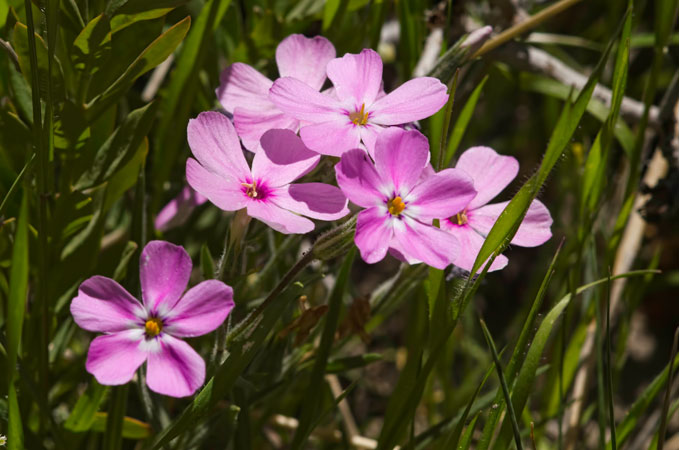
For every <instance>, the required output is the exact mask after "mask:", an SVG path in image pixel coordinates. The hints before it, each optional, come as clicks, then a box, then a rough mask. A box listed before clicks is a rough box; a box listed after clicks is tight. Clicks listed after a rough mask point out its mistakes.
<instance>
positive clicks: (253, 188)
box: [241, 180, 258, 198]
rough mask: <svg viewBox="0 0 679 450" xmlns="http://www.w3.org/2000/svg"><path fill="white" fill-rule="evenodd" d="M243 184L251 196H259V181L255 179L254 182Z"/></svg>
mask: <svg viewBox="0 0 679 450" xmlns="http://www.w3.org/2000/svg"><path fill="white" fill-rule="evenodd" d="M241 185H242V186H244V187H246V188H247V191H245V193H246V194H247V195H248V197H250V198H257V195H258V193H257V181H256V180H253V181H252V183H241Z"/></svg>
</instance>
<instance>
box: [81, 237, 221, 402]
mask: <svg viewBox="0 0 679 450" xmlns="http://www.w3.org/2000/svg"><path fill="white" fill-rule="evenodd" d="M191 266H192V264H191V258H190V257H189V255H188V254H187V253H186V251H185V250H184V249H183V248H182V247H179V246H177V245H174V244H171V243H169V242H164V241H151V242H149V243H148V244H147V245H146V247H144V251H143V252H142V254H141V257H140V261H139V278H140V281H141V293H142V299H143V303H140V302H139V301H138V300H137V299H136V298H134V297H133V296H132V295H131V294H130V293H129V292H127V291H126V290H125V288H123V287H122V286H121V285H120V284H118V283H117V282H116V281H115V280H112V279H110V278H107V277H102V276H94V277H91V278H88V279H87V280H85V281H84V282H83V283H82V284H81V285H80V288H79V289H78V296H77V297H75V298H74V299H73V301H72V302H71V314H72V315H73V320H75V323H77V324H78V326H80V328H84V329H85V330H88V331H93V332H95V333H104V335H102V336H98V337H96V338H95V339H94V340H93V341H92V343H91V344H90V348H89V351H88V352H87V364H86V366H85V367H86V368H87V371H88V372H90V373H91V374H92V375H94V377H95V378H96V379H97V381H98V382H99V383H101V384H106V385H120V384H125V383H128V382H129V381H130V380H132V377H133V376H134V373H135V372H136V370H137V369H138V368H139V366H141V365H142V364H143V363H144V361H146V362H147V371H146V384H148V386H149V388H150V389H151V390H152V391H155V392H158V393H159V394H164V395H170V396H172V397H186V396H188V395H191V394H193V393H194V392H195V391H196V389H198V388H199V387H200V386H201V385H202V384H203V382H204V381H205V361H203V358H201V357H200V355H199V354H198V353H196V351H195V350H194V349H193V348H191V346H190V345H189V344H187V343H186V342H184V341H182V340H181V338H187V337H194V336H201V335H203V334H206V333H209V332H211V331H213V330H214V329H216V328H217V327H218V326H219V325H220V324H221V323H222V322H224V319H226V316H228V314H229V313H230V312H231V310H232V309H233V306H234V303H233V290H232V289H231V287H229V286H227V285H226V284H224V283H222V282H221V281H218V280H207V281H203V282H202V283H200V284H198V285H196V286H194V287H192V288H191V289H189V290H188V291H187V292H186V293H184V291H186V287H187V285H188V283H189V277H190V276H191Z"/></svg>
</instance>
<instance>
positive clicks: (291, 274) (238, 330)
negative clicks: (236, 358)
mask: <svg viewBox="0 0 679 450" xmlns="http://www.w3.org/2000/svg"><path fill="white" fill-rule="evenodd" d="M313 259H314V256H313V253H312V252H311V251H308V252H306V253H305V254H304V256H302V258H301V259H300V260H299V261H297V263H296V264H295V265H294V266H292V268H291V269H290V270H288V272H287V273H286V274H285V276H283V278H282V279H281V281H279V282H278V284H277V285H276V287H274V288H273V290H272V291H271V292H270V293H269V295H268V296H267V297H266V298H265V299H264V301H263V302H262V303H261V304H260V305H259V306H258V307H257V308H256V309H255V310H254V311H252V312H251V313H250V314H249V315H248V316H247V317H246V318H245V319H243V321H242V322H240V323H239V324H238V325H236V327H235V328H234V329H233V331H231V332H230V333H229V334H228V336H226V346H227V347H228V346H229V344H230V343H231V342H233V340H234V339H235V338H237V337H238V336H239V335H241V334H242V333H243V331H245V330H246V329H247V328H248V327H249V326H250V325H252V324H253V323H254V322H255V320H257V318H258V317H259V316H260V315H261V314H262V313H263V312H264V310H265V309H266V308H267V306H269V304H271V303H272V302H273V301H274V300H276V298H277V297H278V295H279V294H280V293H281V292H283V290H284V289H285V288H286V287H287V286H288V285H289V284H290V283H292V281H293V280H294V278H295V277H296V276H297V274H298V273H299V272H301V271H302V269H304V268H305V267H306V266H307V265H309V263H310V262H311V261H313Z"/></svg>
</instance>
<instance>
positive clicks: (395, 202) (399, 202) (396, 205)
mask: <svg viewBox="0 0 679 450" xmlns="http://www.w3.org/2000/svg"><path fill="white" fill-rule="evenodd" d="M387 209H388V210H389V214H391V215H392V216H398V215H400V214H401V213H402V212H403V210H404V209H406V204H405V203H404V202H403V199H402V198H401V197H399V196H396V197H394V198H392V199H391V200H389V201H388V202H387Z"/></svg>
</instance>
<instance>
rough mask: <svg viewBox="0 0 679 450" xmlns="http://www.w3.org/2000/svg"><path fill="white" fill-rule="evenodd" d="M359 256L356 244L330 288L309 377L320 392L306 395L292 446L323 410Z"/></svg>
mask: <svg viewBox="0 0 679 450" xmlns="http://www.w3.org/2000/svg"><path fill="white" fill-rule="evenodd" d="M355 257H356V247H354V248H352V249H351V250H350V251H349V253H348V254H347V256H346V257H345V258H344V262H343V263H342V268H341V269H340V271H339V274H338V275H337V280H336V281H335V286H334V287H333V288H332V291H331V292H330V297H329V298H328V306H329V309H328V313H327V314H326V315H325V325H324V326H323V334H322V335H321V342H320V344H319V345H318V349H317V350H316V358H315V360H314V366H313V367H312V368H311V376H310V379H309V384H308V389H309V392H315V393H317V395H313V396H309V397H305V398H304V401H303V403H302V413H301V417H300V420H299V426H298V427H297V431H296V432H295V437H294V438H293V440H292V444H291V448H293V449H298V448H302V446H303V445H304V444H305V442H306V440H307V438H308V437H309V435H310V434H311V432H312V431H313V428H312V426H313V424H314V422H315V421H316V419H317V418H318V415H319V414H320V413H321V412H322V407H323V397H324V396H323V395H322V393H323V392H326V391H327V389H326V387H325V380H324V378H323V377H324V375H325V366H326V365H327V363H328V357H329V356H330V350H331V349H332V344H333V342H334V341H335V331H336V330H337V325H338V323H339V318H340V313H341V311H342V303H343V300H344V294H345V292H346V289H347V285H348V280H349V274H350V273H351V266H352V265H353V263H354V258H355Z"/></svg>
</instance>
